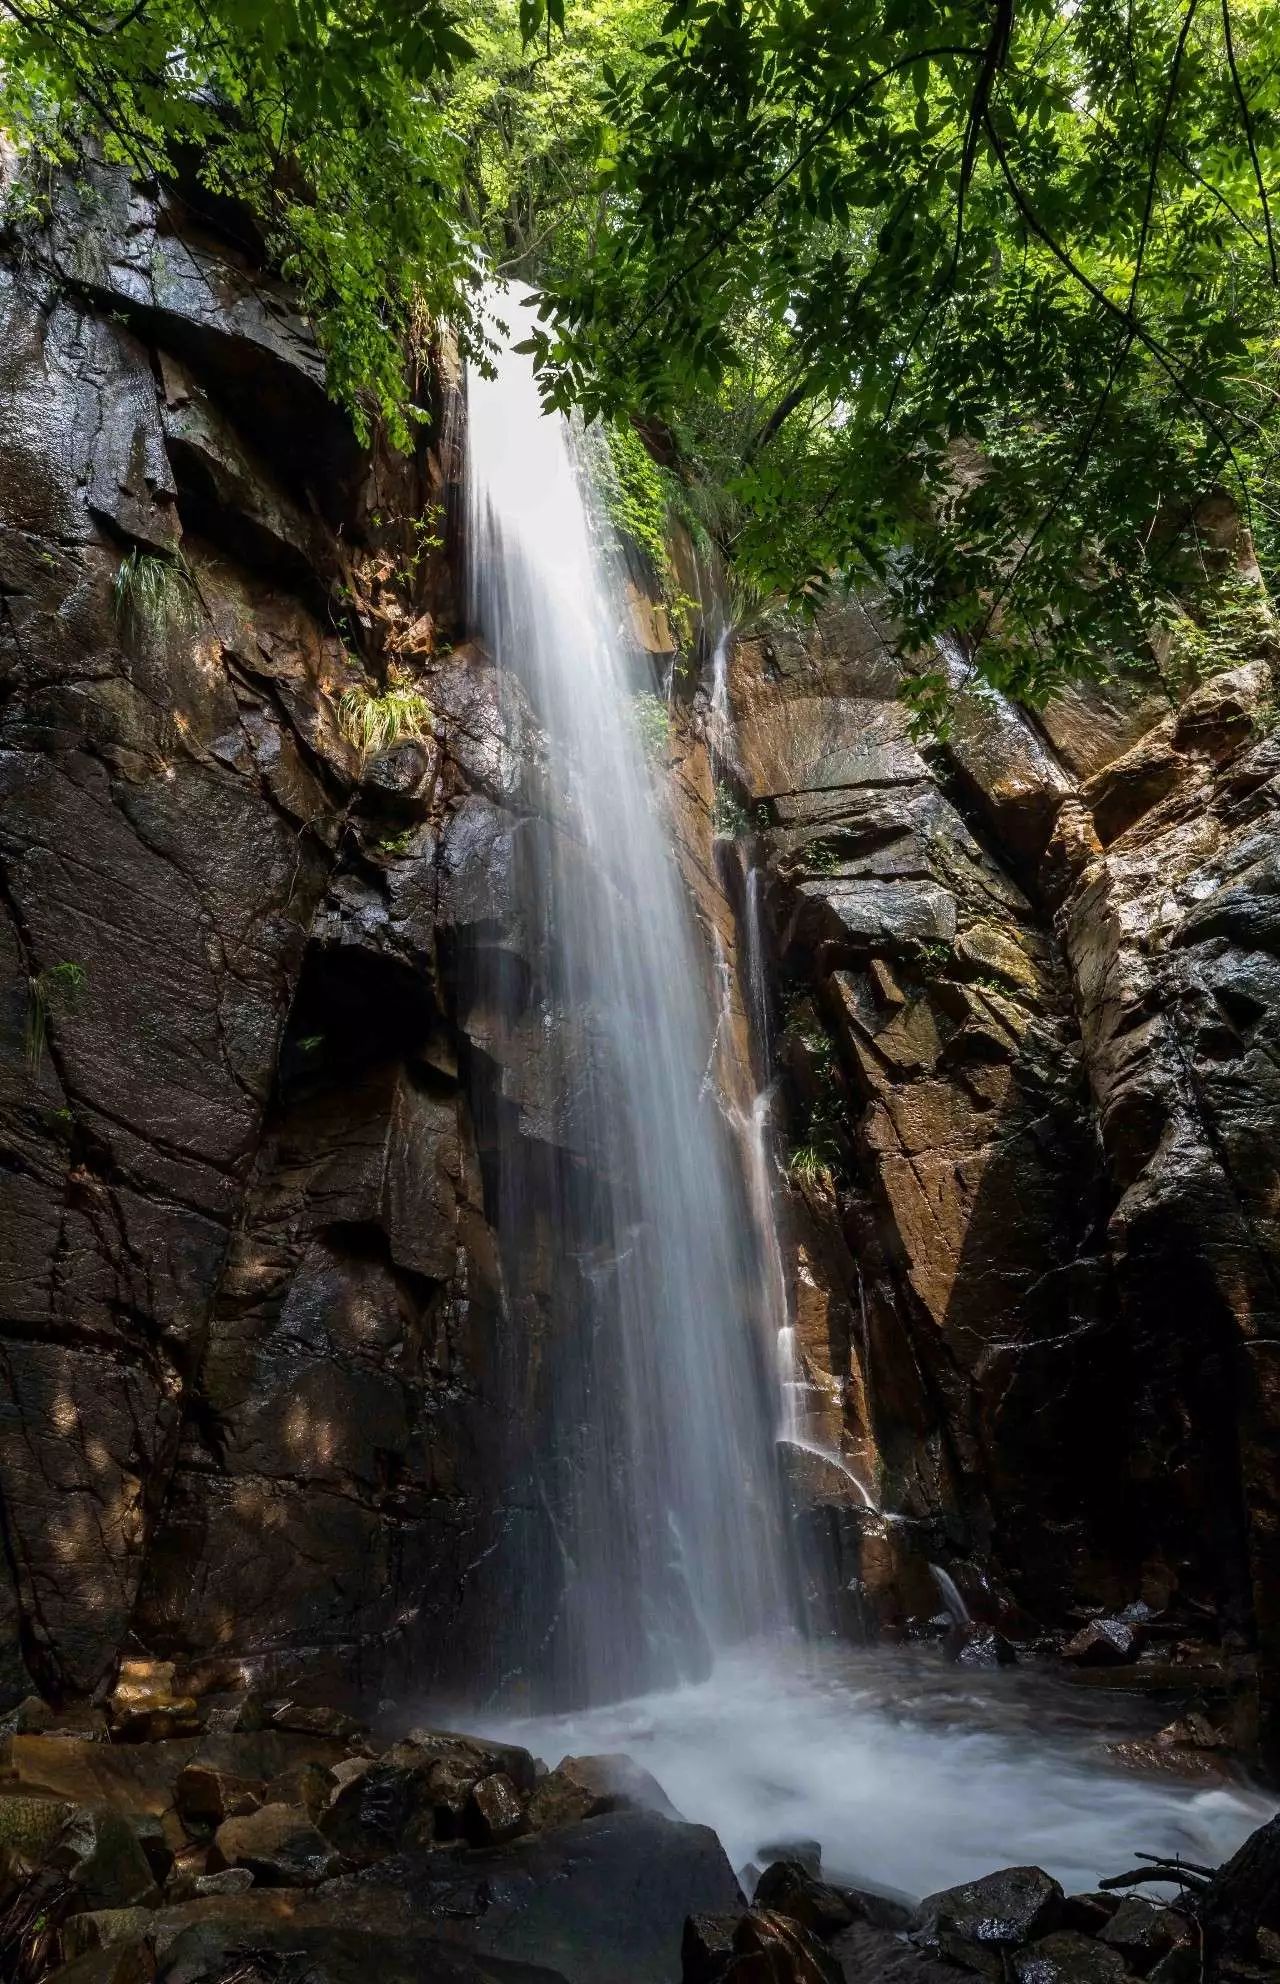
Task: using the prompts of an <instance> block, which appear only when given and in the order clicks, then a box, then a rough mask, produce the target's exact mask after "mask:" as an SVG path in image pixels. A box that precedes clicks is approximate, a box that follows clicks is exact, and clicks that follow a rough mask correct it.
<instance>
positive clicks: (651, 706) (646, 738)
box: [630, 689, 671, 765]
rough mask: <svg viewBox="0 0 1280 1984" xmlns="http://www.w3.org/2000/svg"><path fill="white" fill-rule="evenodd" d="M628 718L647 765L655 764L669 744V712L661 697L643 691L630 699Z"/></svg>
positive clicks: (650, 691)
mask: <svg viewBox="0 0 1280 1984" xmlns="http://www.w3.org/2000/svg"><path fill="white" fill-rule="evenodd" d="M630 716H631V723H632V726H633V728H634V730H635V733H636V736H637V737H638V738H639V740H640V748H641V750H642V751H643V752H644V755H645V759H646V761H647V763H649V764H651V765H653V764H656V763H657V762H658V761H659V759H661V758H662V757H664V756H665V755H666V750H667V746H668V744H669V743H670V742H671V712H670V711H669V710H668V708H667V706H666V704H665V703H664V702H663V700H662V698H661V696H656V695H654V693H653V691H652V690H649V689H645V690H642V691H641V692H640V694H639V695H636V696H633V697H632V698H631V710H630Z"/></svg>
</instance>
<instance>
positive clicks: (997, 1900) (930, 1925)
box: [913, 1867, 1066, 1957]
mask: <svg viewBox="0 0 1280 1984" xmlns="http://www.w3.org/2000/svg"><path fill="white" fill-rule="evenodd" d="M1065 1899H1066V1897H1065V1896H1064V1894H1063V1892H1062V1889H1061V1887H1060V1886H1059V1885H1058V1883H1057V1881H1055V1880H1054V1879H1053V1877H1052V1875H1050V1874H1046V1873H1045V1872H1044V1870H1043V1869H1042V1868H1040V1867H1005V1868H1003V1869H1002V1870H1001V1871H1000V1872H999V1873H997V1874H988V1875H986V1876H985V1877H984V1878H983V1879H982V1880H978V1881H964V1882H962V1883H961V1884H960V1886H958V1887H954V1888H944V1889H942V1890H941V1891H940V1892H939V1893H938V1894H931V1895H927V1896H926V1897H925V1899H924V1900H923V1901H922V1902H921V1904H920V1908H919V1913H918V1916H917V1924H916V1928H915V1930H914V1932H913V1941H915V1942H916V1943H917V1944H918V1945H919V1946H920V1947H921V1948H923V1949H936V1950H941V1951H943V1952H944V1953H945V1954H947V1955H953V1954H954V1953H955V1951H956V1950H957V1949H960V1950H963V1949H964V1947H965V1946H968V1947H969V1948H971V1949H974V1950H978V1951H982V1952H992V1953H994V1954H995V1955H996V1956H997V1957H998V1956H999V1953H1000V1952H1001V1951H1003V1950H1012V1949H1018V1948H1020V1947H1021V1946H1022V1945H1023V1944H1025V1943H1031V1942H1035V1941H1036V1940H1037V1939H1038V1938H1039V1937H1041V1936H1045V1935H1048V1934H1050V1933H1051V1932H1052V1931H1053V1930H1055V1929H1056V1928H1057V1927H1058V1924H1059V1922H1060V1921H1061V1919H1062V1911H1063V1905H1064V1902H1065Z"/></svg>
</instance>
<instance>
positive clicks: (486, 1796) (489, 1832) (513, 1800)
mask: <svg viewBox="0 0 1280 1984" xmlns="http://www.w3.org/2000/svg"><path fill="white" fill-rule="evenodd" d="M466 1816H467V1836H468V1838H469V1839H471V1840H472V1842H473V1843H474V1844H475V1845H477V1846H501V1845H502V1844H503V1842H504V1841H506V1840H508V1839H514V1838H515V1837H516V1835H517V1834H518V1833H522V1832H527V1831H528V1827H529V1821H528V1819H527V1818H526V1816H525V1810H524V1806H523V1805H522V1804H521V1802H520V1796H519V1793H518V1792H517V1790H516V1788H515V1785H514V1784H513V1783H512V1782H511V1779H510V1778H509V1777H508V1776H507V1775H506V1773H505V1772H504V1771H500V1770H499V1771H494V1772H492V1774H491V1775H490V1776H488V1777H482V1778H480V1780H479V1781H478V1783H476V1784H473V1785H472V1787H471V1793H470V1796H469V1798H468V1800H467V1814H466Z"/></svg>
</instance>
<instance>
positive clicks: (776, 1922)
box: [720, 1908, 844, 1984]
mask: <svg viewBox="0 0 1280 1984" xmlns="http://www.w3.org/2000/svg"><path fill="white" fill-rule="evenodd" d="M733 1948H734V1955H733V1958H732V1960H731V1961H730V1963H729V1964H728V1966H727V1967H726V1968H725V1969H724V1970H723V1971H722V1972H721V1973H720V1974H721V1976H722V1977H723V1978H724V1979H725V1984H844V1971H843V1969H842V1968H841V1966H840V1964H839V1963H838V1962H837V1961H836V1959H835V1957H833V1956H832V1955H830V1953H829V1952H828V1951H827V1950H825V1949H824V1948H823V1946H822V1944H821V1943H820V1942H819V1941H818V1939H817V1937H816V1936H814V1935H812V1934H811V1933H810V1931H809V1930H808V1929H806V1928H805V1926H804V1924H803V1923H802V1922H797V1921H796V1920H795V1918H794V1916H790V1915H779V1914H776V1913H774V1912H773V1911H772V1910H770V1909H767V1908H753V1909H752V1910H751V1912H750V1914H749V1915H744V1916H743V1918H742V1920H741V1921H740V1922H739V1924H738V1926H737V1928H736V1929H735V1930H734V1932H733Z"/></svg>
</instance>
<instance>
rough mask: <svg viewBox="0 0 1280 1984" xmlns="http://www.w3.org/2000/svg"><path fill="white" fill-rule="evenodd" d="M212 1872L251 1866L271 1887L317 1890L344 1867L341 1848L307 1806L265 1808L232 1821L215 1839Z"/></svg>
mask: <svg viewBox="0 0 1280 1984" xmlns="http://www.w3.org/2000/svg"><path fill="white" fill-rule="evenodd" d="M209 1866H210V1871H211V1872H212V1873H217V1872H218V1871H219V1870H220V1869H222V1868H224V1867H247V1868H248V1869H249V1871H250V1873H251V1874H252V1875H253V1877H254V1879H255V1881H261V1882H262V1883H263V1884H264V1885H265V1886H267V1887H297V1888H311V1887H315V1886H316V1885H317V1883H318V1882H320V1881H323V1880H327V1879H328V1877H329V1875H330V1874H332V1873H334V1872H335V1871H336V1869H337V1866H338V1854H337V1851H336V1850H335V1848H334V1847H333V1846H332V1845H331V1844H330V1842H329V1841H328V1840H327V1839H326V1838H325V1837H324V1835H323V1833H320V1832H318V1831H317V1830H316V1828H315V1826H314V1825H313V1824H312V1822H311V1817H310V1814H309V1813H308V1812H307V1811H306V1809H305V1808H304V1807H303V1806H301V1805H262V1806H260V1807H259V1808H258V1810H257V1811H256V1812H249V1813H247V1814H246V1815H245V1816H244V1817H243V1818H237V1819H226V1820H224V1821H223V1823H222V1824H221V1825H220V1826H219V1827H218V1830H217V1832H216V1833H215V1834H214V1837H213V1846H212V1848H211V1850H210V1854H209Z"/></svg>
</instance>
